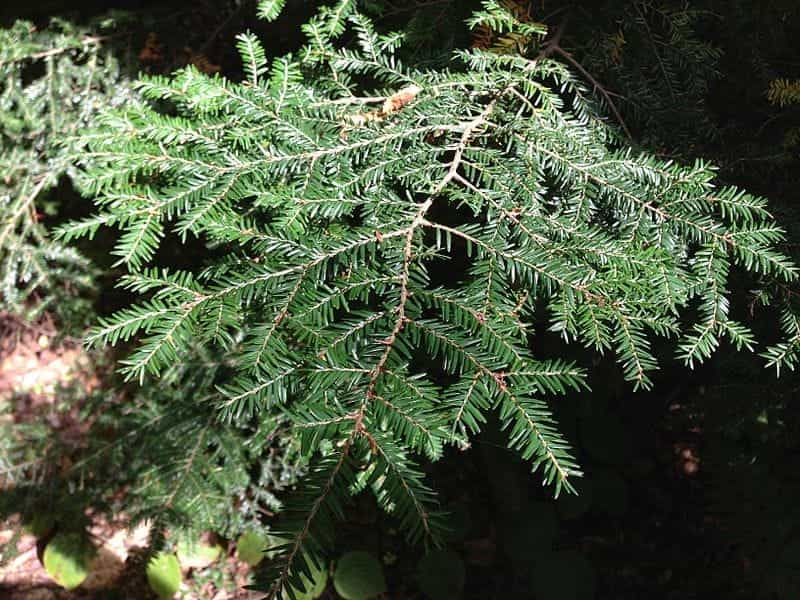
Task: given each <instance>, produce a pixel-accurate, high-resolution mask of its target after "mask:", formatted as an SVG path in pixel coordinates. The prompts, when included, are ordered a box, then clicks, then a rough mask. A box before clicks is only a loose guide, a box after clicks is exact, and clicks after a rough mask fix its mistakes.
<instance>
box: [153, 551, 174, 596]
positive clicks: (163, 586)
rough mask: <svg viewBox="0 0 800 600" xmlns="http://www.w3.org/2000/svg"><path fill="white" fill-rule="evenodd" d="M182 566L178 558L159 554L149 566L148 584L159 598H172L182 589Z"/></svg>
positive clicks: (163, 553)
mask: <svg viewBox="0 0 800 600" xmlns="http://www.w3.org/2000/svg"><path fill="white" fill-rule="evenodd" d="M181 579H182V578H181V565H180V563H179V562H178V557H177V556H175V555H174V554H171V553H168V552H159V553H158V554H156V555H155V556H154V557H153V558H151V559H150V562H149V563H148V565H147V583H149V584H150V589H152V590H153V591H154V592H155V593H156V594H157V595H158V597H159V598H172V597H173V596H174V595H175V592H177V591H178V590H179V589H180V587H181Z"/></svg>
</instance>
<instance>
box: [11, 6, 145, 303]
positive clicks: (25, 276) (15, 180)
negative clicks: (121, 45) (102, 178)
mask: <svg viewBox="0 0 800 600" xmlns="http://www.w3.org/2000/svg"><path fill="white" fill-rule="evenodd" d="M113 24H114V21H113V19H111V18H109V19H106V20H104V22H102V23H99V24H97V25H96V26H95V27H92V28H85V29H81V28H77V27H75V26H73V25H71V24H70V23H68V22H66V21H61V20H55V21H54V22H53V23H52V24H51V26H50V27H49V28H47V29H45V30H42V31H37V30H36V28H35V27H34V25H33V24H32V23H30V22H27V21H18V22H17V23H15V24H14V26H13V27H11V28H9V29H3V30H0V173H2V177H0V308H2V309H3V310H6V311H10V312H12V313H14V314H26V315H27V316H28V317H29V318H33V317H34V316H35V315H36V314H41V313H43V312H46V311H49V312H55V313H57V314H59V315H61V316H62V317H71V316H72V317H74V316H75V315H86V314H87V313H88V312H89V311H87V307H86V306H83V307H78V306H77V305H76V304H75V302H71V303H70V302H67V303H64V302H63V301H64V300H65V299H67V298H72V299H75V297H76V292H80V291H85V290H86V289H89V288H91V287H93V277H92V269H91V266H90V264H89V262H88V261H87V260H86V259H85V258H84V257H83V256H81V255H80V254H79V253H78V252H77V251H76V250H75V249H74V248H71V247H70V246H67V245H64V244H59V243H57V242H55V241H53V240H52V239H51V237H50V235H49V233H48V231H47V228H46V227H45V226H44V224H43V220H44V219H45V218H46V216H47V214H48V213H51V212H54V211H56V210H57V205H56V204H55V203H54V202H53V201H52V198H51V197H49V196H48V191H50V190H52V189H53V188H54V187H55V186H56V185H57V184H58V182H59V179H60V178H61V177H63V176H67V177H69V176H71V175H72V167H73V165H72V163H71V162H70V158H69V157H70V156H71V155H72V154H73V153H75V152H76V151H80V148H79V147H75V146H72V147H69V146H68V145H65V144H63V143H62V142H63V141H64V140H65V139H72V140H73V142H72V143H73V144H74V143H77V142H76V140H77V138H75V137H74V136H75V134H76V133H77V132H78V131H79V130H80V129H81V128H83V127H86V126H88V125H89V124H90V123H92V121H93V120H94V118H95V116H96V115H97V113H98V111H99V109H100V108H101V107H102V108H108V107H114V106H119V105H120V104H122V103H123V102H125V101H127V100H128V99H129V98H130V97H131V90H130V86H129V85H128V84H126V82H125V81H124V80H123V78H121V76H120V71H119V65H118V62H117V60H116V59H115V58H114V57H113V56H112V55H111V53H110V52H109V51H108V50H107V49H106V48H104V46H103V41H104V39H105V38H104V37H102V36H100V35H98V34H97V33H96V32H95V30H97V31H99V32H101V33H102V32H103V31H107V30H109V28H110V27H111V26H112V25H113Z"/></svg>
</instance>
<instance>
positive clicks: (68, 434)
mask: <svg viewBox="0 0 800 600" xmlns="http://www.w3.org/2000/svg"><path fill="white" fill-rule="evenodd" d="M100 385H102V382H101V377H100V376H98V374H97V373H96V372H95V365H93V362H92V357H91V356H90V355H89V354H88V353H87V352H86V351H85V350H84V348H82V347H81V345H80V344H79V343H78V342H77V341H76V340H72V339H63V338H61V339H60V338H59V336H58V332H57V331H56V329H55V327H54V326H53V325H52V323H50V322H49V321H47V320H46V319H45V320H43V321H40V322H39V323H37V324H36V325H35V326H26V325H22V324H21V323H20V322H19V321H17V320H14V319H9V318H2V317H0V436H3V435H5V436H25V435H27V432H28V430H29V428H36V427H40V426H45V427H47V428H48V429H49V430H50V431H51V432H52V435H54V436H58V438H59V440H60V441H61V442H62V443H63V442H66V443H67V444H69V445H72V446H76V447H77V446H80V444H81V442H82V439H83V438H84V437H85V435H86V434H87V432H88V429H89V426H90V423H89V422H87V421H85V420H84V419H82V418H81V415H80V409H81V402H80V398H82V397H85V396H87V395H88V394H90V393H91V392H92V391H93V390H95V389H96V388H97V387H98V386H100ZM76 398H77V399H78V401H77V402H75V401H74V400H75V399H76ZM68 404H69V405H68ZM6 439H7V440H8V439H9V438H6ZM16 441H17V442H19V439H17V440H16ZM4 449H5V448H4V446H2V445H0V462H4V460H3V459H4V457H3V456H2V452H3V450H4ZM9 458H11V457H9ZM41 458H42V457H36V456H32V457H30V460H31V461H36V460H38V459H41ZM67 460H68V459H67ZM68 466H69V465H68V464H62V465H57V467H61V468H68ZM51 467H52V465H51ZM13 485H14V482H13V474H12V472H11V471H10V470H8V471H4V468H3V465H2V464H0V491H2V490H3V489H4V488H5V489H8V488H9V487H10V486H13ZM87 518H88V520H89V522H90V523H91V525H90V527H89V529H88V534H89V537H90V539H91V540H92V543H93V545H94V546H95V548H96V553H95V557H94V559H93V560H92V562H91V565H90V568H89V571H90V574H89V576H88V577H87V579H86V580H85V581H84V582H83V583H82V584H81V585H80V587H79V588H78V589H77V590H74V591H71V592H68V591H65V590H64V589H62V588H60V587H59V586H58V584H57V583H56V582H55V581H54V580H53V578H52V577H51V576H50V575H49V574H48V573H47V571H46V570H45V568H44V566H43V564H42V552H43V550H44V547H45V545H46V542H47V541H48V539H49V538H51V537H52V535H53V532H52V531H44V532H37V533H39V536H38V537H37V536H36V535H34V534H33V533H32V532H31V531H30V529H31V528H30V527H25V526H22V525H21V524H20V523H19V520H18V518H16V517H12V518H10V519H8V520H7V521H6V522H2V521H0V597H2V598H4V599H5V598H8V600H61V599H67V598H70V599H71V598H98V599H99V598H104V599H105V598H109V597H111V596H113V597H118V598H123V599H124V598H137V599H142V600H146V599H147V598H155V595H154V594H153V593H152V591H151V590H150V588H149V587H148V585H147V582H146V580H145V579H144V577H143V576H142V569H141V568H137V565H136V564H135V563H136V558H137V556H138V553H139V552H140V551H142V550H143V549H144V548H145V547H146V546H147V542H148V536H149V534H150V531H149V527H148V526H147V525H146V524H145V525H140V526H138V527H135V528H133V529H129V528H128V527H127V526H126V523H125V522H124V519H117V520H115V521H110V520H108V519H107V518H105V517H104V516H102V515H87ZM248 570H249V567H247V565H245V564H243V563H241V562H240V561H238V560H236V558H235V557H233V556H225V557H224V560H223V561H218V562H217V564H214V565H206V566H204V567H203V568H198V567H195V568H193V569H187V570H186V573H184V587H185V589H183V590H182V596H181V597H182V598H185V599H186V600H200V599H202V600H234V599H245V598H247V599H251V600H252V599H255V598H258V597H259V595H257V594H255V593H249V592H246V591H242V590H241V588H242V587H243V585H244V584H245V582H246V580H247V574H248ZM222 571H224V572H225V574H226V575H227V579H228V580H230V581H231V582H232V583H233V586H232V589H231V586H223V589H220V588H218V587H217V586H216V585H215V583H214V581H213V579H214V578H215V575H217V574H218V573H217V572H222ZM231 576H232V577H231ZM217 579H219V578H218V577H217Z"/></svg>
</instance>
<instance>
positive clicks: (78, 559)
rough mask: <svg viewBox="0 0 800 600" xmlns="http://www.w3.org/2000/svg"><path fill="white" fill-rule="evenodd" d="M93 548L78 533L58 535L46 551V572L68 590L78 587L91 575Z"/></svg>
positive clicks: (44, 561) (44, 560)
mask: <svg viewBox="0 0 800 600" xmlns="http://www.w3.org/2000/svg"><path fill="white" fill-rule="evenodd" d="M91 554H92V548H91V546H90V545H89V543H88V542H87V541H86V540H85V539H84V538H83V537H82V536H81V535H79V534H77V533H67V534H58V535H56V536H55V537H54V538H53V539H52V540H50V543H48V544H47V547H46V548H45V549H44V556H43V558H42V562H43V563H44V568H45V571H47V574H48V575H50V577H52V578H53V579H54V580H55V581H56V583H58V585H60V586H61V587H63V588H64V589H67V590H73V589H75V588H76V587H78V586H79V585H80V584H81V583H83V580H84V579H86V577H87V576H88V575H89V562H90V559H91Z"/></svg>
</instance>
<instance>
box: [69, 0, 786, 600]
mask: <svg viewBox="0 0 800 600" xmlns="http://www.w3.org/2000/svg"><path fill="white" fill-rule="evenodd" d="M282 4H283V3H282V2H276V1H264V2H261V4H260V14H261V16H262V17H264V18H265V19H268V20H275V19H279V18H281V8H282ZM469 24H470V26H471V27H473V28H477V27H484V28H488V29H490V30H491V31H492V32H495V34H500V35H505V36H507V37H513V39H515V40H516V42H517V44H516V49H517V51H516V52H501V51H497V50H496V49H492V48H491V47H489V48H486V49H483V48H478V47H475V48H472V49H470V50H459V51H456V52H454V53H453V54H452V56H451V57H450V58H449V59H448V61H447V66H442V67H436V68H425V67H422V66H419V65H412V64H405V63H404V62H403V61H402V60H401V59H400V58H399V49H400V48H401V47H402V44H403V41H404V39H403V38H404V36H403V34H402V33H401V32H397V33H378V32H377V31H376V29H375V26H374V24H373V22H372V21H371V20H370V18H368V17H367V16H366V15H365V14H364V13H362V12H360V11H359V10H358V8H357V6H356V3H355V2H354V1H353V0H341V1H340V2H337V3H335V4H333V5H331V6H324V7H323V8H321V9H320V10H319V11H318V13H317V14H316V16H314V17H313V18H312V19H311V20H310V21H309V22H307V23H306V24H305V25H304V26H303V32H304V33H305V35H306V38H307V44H306V45H305V46H304V47H303V48H302V50H301V51H300V53H299V54H298V55H297V56H292V55H288V56H284V57H279V58H275V59H273V60H271V61H270V60H268V59H267V57H266V55H265V51H264V49H263V47H262V46H261V44H260V42H259V40H258V38H257V37H256V36H255V35H252V34H248V33H245V34H242V35H240V36H239V38H238V39H239V43H238V46H239V51H240V53H241V56H242V61H243V68H244V79H243V80H242V81H241V82H238V83H236V82H232V81H229V80H226V79H224V78H222V77H218V76H209V75H206V74H203V73H200V72H199V71H198V70H197V69H195V68H191V67H189V68H186V69H184V70H182V71H180V72H178V73H177V74H176V75H175V76H173V77H170V78H165V77H146V78H143V79H141V80H140V82H139V83H138V84H137V85H136V88H137V90H138V92H139V93H140V94H141V97H142V100H141V101H136V102H132V103H129V104H127V105H126V106H125V107H123V108H120V109H118V110H108V111H105V112H104V113H103V114H102V115H101V116H100V117H99V118H98V119H97V120H96V121H95V130H94V131H91V132H88V133H84V134H82V139H83V140H85V141H86V143H87V144H88V150H87V151H85V152H81V153H80V154H78V155H75V156H74V157H73V158H74V160H75V162H76V164H77V165H79V166H80V168H81V169H82V170H83V172H82V174H81V178H82V184H83V187H84V188H85V189H86V190H87V191H88V192H89V193H90V194H91V195H92V196H93V197H95V198H96V204H97V206H98V207H99V212H98V213H97V214H96V215H95V216H92V217H90V218H88V219H85V220H83V221H80V222H77V223H74V224H70V225H67V226H65V227H63V228H62V229H61V230H60V237H61V239H62V240H64V241H69V240H71V239H73V238H75V237H77V236H81V235H90V236H91V235H93V234H94V233H95V232H96V231H97V230H98V228H100V227H108V226H111V227H116V228H118V229H119V230H120V231H121V235H120V237H119V241H118V243H117V245H116V247H115V248H114V251H113V252H114V254H115V256H116V257H118V264H119V265H122V266H124V267H125V268H126V269H127V270H128V274H127V275H125V276H124V277H123V278H122V281H121V285H122V286H124V287H125V288H126V289H128V290H131V291H132V292H134V293H136V294H138V295H141V296H142V300H141V301H140V302H139V303H137V304H135V305H134V306H131V307H130V308H126V309H124V310H121V311H119V312H117V313H116V314H115V315H113V316H112V317H110V318H107V319H104V320H102V322H101V323H100V324H99V325H98V327H96V328H95V329H94V330H93V331H92V332H91V334H90V335H89V338H88V339H89V341H90V343H92V344H94V345H101V344H117V343H120V342H125V341H128V340H130V339H133V338H134V337H135V338H136V339H137V340H138V341H137V343H136V349H135V350H134V351H133V352H132V353H131V354H130V355H129V356H128V357H127V358H126V359H125V360H124V361H123V365H124V367H123V372H124V373H125V375H126V376H127V377H128V378H130V379H135V380H138V381H145V380H146V378H148V377H156V378H157V377H158V376H159V375H160V374H162V373H163V372H164V370H165V369H166V368H168V367H169V366H170V365H171V364H174V363H177V362H181V361H184V360H185V359H186V357H187V356H188V355H189V354H190V352H192V350H193V348H195V346H196V345H200V346H201V347H203V348H206V349H212V350H213V351H214V352H219V353H222V354H224V355H225V356H226V357H227V359H228V361H229V368H228V369H227V370H226V371H224V372H223V373H221V375H220V378H219V379H218V380H217V381H215V383H214V385H215V388H216V390H218V391H217V393H216V395H215V397H214V398H213V399H212V400H211V402H213V404H214V406H215V407H216V408H215V410H217V411H218V414H219V419H220V420H221V421H222V422H224V423H230V424H242V423H251V422H258V421H259V420H261V419H264V418H274V416H275V415H276V414H277V415H280V417H281V418H282V419H285V420H286V422H287V423H288V427H289V429H290V432H291V435H294V436H298V437H299V438H300V439H301V440H302V451H303V453H304V455H305V456H307V457H308V459H309V461H310V469H309V472H308V474H307V475H306V476H305V477H304V479H303V482H302V486H301V490H300V491H299V492H298V493H297V494H296V497H295V498H294V499H290V501H289V504H287V506H286V507H285V510H284V515H283V516H284V518H283V520H282V521H281V522H280V527H281V528H282V531H281V534H282V535H283V536H284V538H285V543H284V544H283V545H282V546H281V547H280V548H279V551H280V552H279V556H278V558H277V559H276V560H273V561H271V562H270V563H269V564H268V566H267V568H266V570H265V573H264V575H263V582H264V583H266V586H267V588H268V589H270V590H271V595H272V596H273V597H280V596H281V594H283V593H285V590H287V589H289V588H288V586H290V585H291V586H300V585H302V583H301V580H300V574H301V573H303V572H308V571H309V570H310V569H311V568H312V566H313V565H314V564H317V563H319V562H320V561H321V556H322V555H324V551H325V548H326V547H327V546H328V545H330V542H331V536H332V531H333V524H334V522H335V521H336V520H337V518H339V517H340V516H341V514H342V507H343V505H344V504H345V503H346V502H347V497H348V496H349V495H350V494H352V493H354V492H358V491H360V490H362V489H366V488H370V489H371V490H372V491H373V493H374V494H375V496H376V498H377V500H378V502H379V504H380V505H381V506H382V507H383V508H384V509H385V510H387V511H389V512H391V513H393V514H394V515H396V517H397V518H398V520H399V522H400V523H401V525H402V527H403V529H404V530H405V532H406V534H407V536H408V538H409V541H410V542H413V543H423V542H424V543H426V544H433V545H436V544H437V543H438V542H439V539H440V537H441V534H442V529H441V518H440V508H439V507H438V505H437V502H436V494H435V492H434V491H433V490H432V489H430V488H429V487H428V485H427V484H426V483H425V482H424V477H423V472H422V469H421V467H420V464H421V463H422V462H424V461H435V460H437V459H438V458H439V457H440V456H441V455H442V451H443V447H444V446H447V445H453V444H454V445H459V446H466V445H468V444H469V440H470V438H471V436H473V435H474V434H476V433H477V432H478V431H479V430H480V429H481V426H482V424H483V423H484V422H485V420H486V418H487V414H488V413H489V411H492V410H495V409H496V410H497V411H498V413H499V417H500V420H501V422H502V427H503V429H504V430H505V432H506V434H507V438H508V439H507V443H508V445H509V447H510V448H512V449H514V450H516V451H517V452H519V453H520V455H521V456H522V457H523V458H524V459H526V460H528V461H529V464H530V466H531V468H532V469H533V470H536V471H539V472H540V473H541V475H540V476H541V477H542V478H543V480H544V481H545V482H546V483H549V484H551V485H552V486H553V491H554V493H555V494H556V495H557V494H559V493H564V492H572V491H573V489H574V488H573V482H574V481H575V479H576V478H578V477H579V476H580V469H579V466H578V464H577V463H576V461H575V459H574V458H573V454H572V452H571V451H570V447H569V444H568V443H567V441H566V440H565V439H564V437H563V436H562V435H561V433H560V432H559V429H558V425H557V424H556V423H555V421H554V419H553V417H552V416H551V411H550V409H549V408H548V398H552V397H554V396H557V395H560V394H565V393H567V392H569V391H570V390H580V389H582V388H584V387H585V377H584V375H585V374H584V372H583V371H582V370H581V369H580V368H578V367H577V366H576V365H574V364H572V363H569V362H566V361H564V360H544V359H539V358H537V357H536V331H535V330H534V327H533V323H534V319H537V320H545V321H546V323H547V327H548V328H549V329H550V330H551V331H555V332H558V333H559V334H560V335H561V336H562V338H563V340H564V342H565V343H567V344H576V343H577V344H580V345H583V346H585V347H586V348H587V349H589V350H590V351H592V352H607V351H608V352H612V353H613V354H614V356H615V357H616V360H617V361H618V362H619V364H620V365H621V368H622V369H623V371H624V375H625V378H626V379H627V380H628V381H629V382H630V383H631V385H632V386H633V388H634V389H637V388H645V389H646V388H649V387H650V386H651V383H652V382H651V379H650V374H651V373H652V371H653V370H654V369H656V368H657V362H656V359H655V357H654V355H653V353H652V351H651V343H652V339H653V338H654V337H664V338H673V339H674V340H675V344H676V347H677V349H678V350H677V352H678V357H679V358H680V359H681V360H682V361H684V362H685V363H686V365H688V366H689V367H692V366H694V365H696V364H698V363H699V362H702V361H704V360H705V359H707V358H708V357H709V356H711V354H712V353H713V352H714V350H715V349H716V348H717V346H718V345H719V343H720V340H722V339H726V340H728V341H730V342H731V343H732V344H733V345H734V346H735V347H737V348H740V349H748V350H752V349H754V347H755V344H756V341H755V339H754V336H753V335H752V334H751V332H750V331H749V329H748V328H747V327H746V326H745V325H744V324H742V323H741V322H739V321H737V320H735V319H734V318H733V317H731V314H730V312H731V311H730V304H731V298H730V292H729V287H730V284H729V279H730V276H731V271H732V270H734V269H735V270H739V271H744V272H748V273H750V274H751V275H752V276H753V278H754V279H755V280H756V282H757V283H758V284H759V285H762V284H763V285H766V286H768V285H770V284H771V283H773V282H778V283H780V282H792V281H794V280H795V278H796V277H797V271H796V268H795V266H794V265H793V264H792V263H791V262H790V260H789V259H787V258H786V257H785V256H784V255H783V254H781V253H780V252H779V251H778V250H777V249H776V245H777V244H779V243H780V242H781V241H782V240H783V232H782V230H781V228H780V227H779V226H778V225H777V224H776V223H775V222H774V220H773V219H772V217H771V216H770V214H769V212H768V210H767V207H766V203H765V201H764V200H762V199H760V198H757V197H754V196H751V195H749V194H747V193H746V192H743V191H741V190H738V189H735V188H730V187H719V186H718V185H717V184H716V183H715V170H714V169H713V168H712V167H711V166H710V165H708V164H706V163H705V162H704V161H701V160H697V161H696V162H694V164H690V165H683V164H678V163H675V162H671V161H663V160H659V159H657V158H655V157H653V156H650V155H648V154H646V153H642V152H640V151H635V150H632V149H629V148H627V147H626V145H625V142H624V138H623V137H622V136H621V135H620V132H619V129H618V128H617V127H615V126H614V125H613V123H612V124H609V123H608V122H606V121H605V120H604V119H603V118H601V116H600V114H601V113H600V112H599V111H598V109H597V106H596V104H595V101H594V100H593V99H592V95H591V90H589V89H588V88H587V87H586V85H585V84H584V83H583V82H581V80H580V79H579V78H577V76H576V75H575V74H574V73H573V72H572V71H571V70H570V66H569V64H565V63H563V62H560V61H559V60H558V53H555V52H553V51H552V49H553V48H554V46H553V44H557V41H558V40H557V36H558V31H551V32H550V33H549V34H548V33H547V31H546V29H545V27H543V26H542V25H540V24H538V23H536V22H533V21H526V20H521V19H519V18H518V17H517V16H515V15H514V14H513V12H512V11H508V10H507V9H505V8H504V7H503V6H501V5H500V4H498V3H496V2H493V1H489V2H485V3H484V4H483V8H482V9H481V10H480V11H478V12H477V13H475V14H474V15H473V16H472V17H471V18H470V21H469ZM172 236H177V237H178V238H179V239H180V240H188V239H190V238H199V239H201V240H204V241H205V242H206V243H207V244H210V245H211V246H213V247H214V249H215V250H214V254H213V258H212V257H211V255H210V256H209V261H208V263H207V265H206V267H205V268H204V269H203V270H200V271H196V272H190V271H181V270H170V269H164V268H158V267H155V266H151V265H152V264H153V259H154V257H155V256H156V254H157V252H158V250H159V247H160V245H161V244H162V243H163V242H164V240H165V239H168V238H170V237H172ZM442 264H445V265H448V266H445V267H444V269H446V270H449V271H450V272H449V273H448V274H447V276H444V275H443V274H442V273H443V270H444V269H443V268H442ZM454 273H455V274H454ZM540 315H541V318H540ZM782 320H783V327H784V330H785V334H786V339H785V340H784V341H782V342H780V343H778V344H777V345H774V346H772V347H770V348H769V349H767V350H766V351H765V352H764V355H765V356H766V358H767V362H768V363H769V364H771V365H774V366H776V367H778V368H779V369H780V368H781V367H789V368H791V367H793V366H794V364H795V363H796V361H797V357H798V349H800V341H799V340H800V334H799V333H798V332H800V327H799V326H798V320H797V317H796V316H795V315H794V314H793V313H792V312H791V311H790V310H789V309H788V308H787V309H785V310H784V312H783V318H782Z"/></svg>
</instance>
